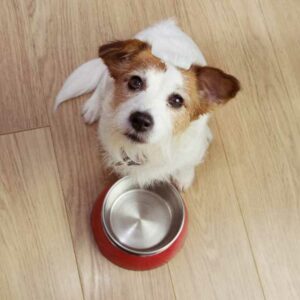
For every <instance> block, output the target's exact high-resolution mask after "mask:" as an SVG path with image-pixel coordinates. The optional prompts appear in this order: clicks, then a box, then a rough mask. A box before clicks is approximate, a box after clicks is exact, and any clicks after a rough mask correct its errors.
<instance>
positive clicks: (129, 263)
mask: <svg viewBox="0 0 300 300" xmlns="http://www.w3.org/2000/svg"><path fill="white" fill-rule="evenodd" d="M91 221H92V229H93V233H94V236H95V240H96V242H97V244H98V246H99V249H100V251H101V252H102V254H103V255H104V256H105V257H106V258H107V259H109V260H110V261H112V262H113V263H115V264H117V265H119V266H121V267H123V268H126V269H131V270H147V269H152V268H156V267H158V266H160V265H162V264H164V263H166V262H167V261H169V260H170V259H171V258H172V257H173V256H174V255H175V254H176V253H177V251H178V250H179V249H180V248H181V246H182V245H183V241H184V237H185V235H186V231H187V216H186V208H185V205H184V202H183V199H182V197H181V195H180V193H179V192H178V191H177V190H176V189H175V187H174V186H172V185H171V184H169V183H157V184H155V185H153V186H151V187H149V188H140V187H139V186H138V185H137V184H136V183H135V182H134V181H133V180H132V179H131V178H130V177H124V178H122V179H120V180H119V181H117V182H116V183H115V184H114V185H112V186H111V187H108V188H106V189H105V190H104V191H103V192H102V193H101V194H100V195H99V197H98V199H97V201H96V203H95V205H94V208H93V211H92V219H91Z"/></svg>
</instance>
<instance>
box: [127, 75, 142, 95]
mask: <svg viewBox="0 0 300 300" xmlns="http://www.w3.org/2000/svg"><path fill="white" fill-rule="evenodd" d="M143 85H144V83H143V80H142V78H141V77H139V76H132V77H130V79H129V81H128V88H129V89H130V90H132V91H139V90H141V89H142V88H143Z"/></svg>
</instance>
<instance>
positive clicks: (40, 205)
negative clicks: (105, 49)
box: [0, 128, 83, 300]
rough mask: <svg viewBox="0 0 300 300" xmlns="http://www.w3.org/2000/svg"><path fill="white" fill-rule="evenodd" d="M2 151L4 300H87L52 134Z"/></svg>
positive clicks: (0, 285) (29, 136)
mask: <svg viewBox="0 0 300 300" xmlns="http://www.w3.org/2000/svg"><path fill="white" fill-rule="evenodd" d="M0 149H1V157H0V208H1V209H0V265H1V276H0V298H1V299H22V300H24V299H28V300H29V299H30V300H31V299H72V300H73V299H83V298H82V292H81V286H80V280H79V275H78V270H77V265H76V260H75V256H74V252H73V246H72V240H71V234H70V229H69V225H68V221H67V215H66V211H65V205H64V201H63V197H62V192H61V187H60V185H59V176H58V170H57V165H56V160H55V156H54V150H53V145H52V140H51V133H50V129H49V128H47V129H37V130H31V131H28V132H22V133H17V134H10V135H2V136H1V137H0Z"/></svg>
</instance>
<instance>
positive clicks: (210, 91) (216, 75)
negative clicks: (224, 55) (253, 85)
mask: <svg viewBox="0 0 300 300" xmlns="http://www.w3.org/2000/svg"><path fill="white" fill-rule="evenodd" d="M193 68H194V71H195V72H196V76H197V83H198V90H199V92H200V94H201V96H202V98H204V99H205V100H207V101H208V102H209V103H211V104H213V103H216V104H223V103H226V102H227V101H229V100H230V99H231V98H233V97H235V95H236V94H237V92H238V91H239V90H240V83H239V81H238V80H237V79H236V78H235V77H233V76H232V75H229V74H226V73H224V72H223V71H222V70H220V69H217V68H213V67H200V66H193Z"/></svg>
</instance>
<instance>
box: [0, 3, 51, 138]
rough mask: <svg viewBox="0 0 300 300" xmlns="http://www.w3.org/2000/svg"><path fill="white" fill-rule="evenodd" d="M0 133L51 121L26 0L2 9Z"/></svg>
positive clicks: (0, 36) (41, 124) (6, 4)
mask: <svg viewBox="0 0 300 300" xmlns="http://www.w3.org/2000/svg"><path fill="white" fill-rule="evenodd" d="M0 20H1V21H0V22H1V23H0V24H1V25H0V40H1V43H0V53H1V57H0V66H1V72H0V107H1V117H0V134H3V133H8V132H12V131H20V130H24V129H29V128H37V127H42V126H46V125H48V118H47V110H46V107H45V102H44V98H43V93H42V91H41V85H40V78H39V73H38V67H37V61H36V58H35V55H34V52H33V46H32V40H31V35H30V31H29V24H28V17H27V12H26V11H25V10H24V7H23V2H21V1H17V0H12V1H4V3H3V4H2V5H1V10H0Z"/></svg>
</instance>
